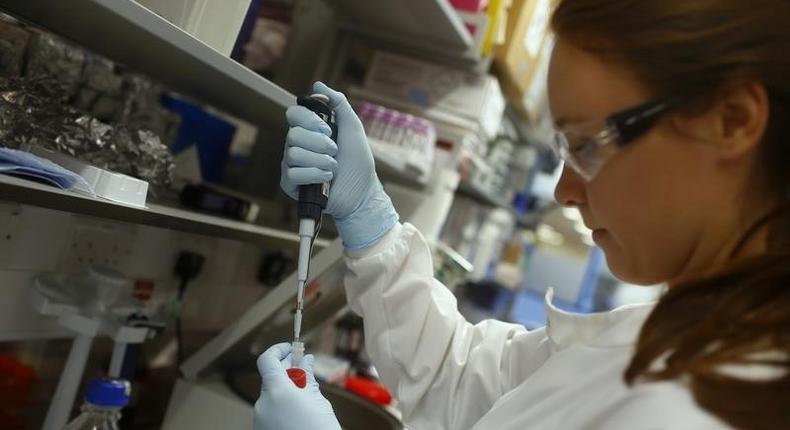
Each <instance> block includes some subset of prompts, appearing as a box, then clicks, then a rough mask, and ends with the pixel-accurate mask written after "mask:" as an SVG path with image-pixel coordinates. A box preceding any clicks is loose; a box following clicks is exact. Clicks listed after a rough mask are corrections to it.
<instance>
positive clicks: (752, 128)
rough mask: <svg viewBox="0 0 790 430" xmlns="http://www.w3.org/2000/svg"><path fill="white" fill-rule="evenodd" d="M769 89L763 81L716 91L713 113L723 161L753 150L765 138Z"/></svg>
mask: <svg viewBox="0 0 790 430" xmlns="http://www.w3.org/2000/svg"><path fill="white" fill-rule="evenodd" d="M770 110H771V109H770V102H769V98H768V91H767V90H766V88H765V85H763V84H762V83H760V82H747V83H742V84H738V85H733V86H729V87H727V88H724V89H722V90H721V91H720V92H719V94H717V99H716V102H715V104H714V105H713V107H712V109H711V111H710V113H711V114H712V115H713V121H712V122H713V124H714V127H715V129H714V135H713V136H712V137H713V138H714V140H713V141H714V142H716V143H717V144H718V145H717V149H718V150H717V152H718V154H719V156H720V157H721V160H722V161H731V160H736V159H739V158H742V157H743V156H745V155H748V154H752V153H754V152H755V151H756V150H757V148H758V147H759V146H760V144H761V143H762V141H763V137H764V136H765V132H766V129H767V128H768V118H769V116H770Z"/></svg>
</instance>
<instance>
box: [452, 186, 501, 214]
mask: <svg viewBox="0 0 790 430" xmlns="http://www.w3.org/2000/svg"><path fill="white" fill-rule="evenodd" d="M458 193H459V194H461V195H463V196H466V197H469V198H471V199H473V200H476V201H478V202H480V203H482V204H484V205H488V206H493V207H497V208H509V207H510V205H509V204H508V202H507V200H505V199H504V198H503V197H502V196H500V195H494V194H492V193H491V192H490V191H485V190H482V189H480V188H479V187H477V186H475V185H473V184H472V183H470V182H468V181H461V183H460V184H459V185H458Z"/></svg>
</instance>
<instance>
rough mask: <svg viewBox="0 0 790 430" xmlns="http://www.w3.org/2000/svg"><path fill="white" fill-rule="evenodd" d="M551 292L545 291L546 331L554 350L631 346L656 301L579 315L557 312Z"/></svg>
mask: <svg viewBox="0 0 790 430" xmlns="http://www.w3.org/2000/svg"><path fill="white" fill-rule="evenodd" d="M553 298H554V289H552V288H549V290H548V291H546V296H545V301H546V316H547V321H546V332H547V334H548V337H549V340H550V341H551V343H552V345H553V347H554V349H555V350H556V351H560V350H563V349H565V348H568V347H570V346H590V347H600V348H614V347H626V346H628V347H630V346H632V345H634V344H635V343H636V339H637V337H638V336H639V331H640V329H641V328H642V324H643V323H644V322H645V319H647V316H648V315H649V314H650V312H651V311H652V310H653V307H654V306H655V302H652V303H645V304H638V305H627V306H623V307H620V308H617V309H615V310H612V311H609V312H599V313H591V314H579V313H572V312H566V311H563V310H561V309H558V308H557V307H556V306H554V304H553V303H552V300H553Z"/></svg>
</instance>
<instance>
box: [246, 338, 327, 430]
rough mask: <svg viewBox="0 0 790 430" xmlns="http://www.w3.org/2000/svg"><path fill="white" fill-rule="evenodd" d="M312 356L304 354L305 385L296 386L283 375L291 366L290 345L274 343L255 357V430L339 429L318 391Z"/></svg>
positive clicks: (325, 400) (325, 401) (324, 399)
mask: <svg viewBox="0 0 790 430" xmlns="http://www.w3.org/2000/svg"><path fill="white" fill-rule="evenodd" d="M314 360H315V358H314V357H313V355H311V354H308V355H305V356H304V358H303V359H302V366H301V367H302V369H304V370H305V372H306V373H307V385H306V386H305V387H304V388H299V387H297V386H296V385H295V384H294V383H293V382H292V381H291V380H290V379H289V378H288V374H287V373H285V369H287V368H289V367H291V344H290V343H278V344H276V345H273V346H271V347H270V348H269V349H267V350H266V352H264V353H263V354H261V356H260V357H258V372H260V374H261V396H260V397H259V398H258V401H257V402H255V427H254V428H255V430H307V429H310V430H340V423H338V421H337V418H336V417H335V412H334V410H332V405H331V404H330V403H329V401H328V400H327V399H326V398H325V397H324V396H323V395H322V394H321V391H319V390H318V382H316V380H315V376H314V375H313V361H314Z"/></svg>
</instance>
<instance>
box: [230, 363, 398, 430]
mask: <svg viewBox="0 0 790 430" xmlns="http://www.w3.org/2000/svg"><path fill="white" fill-rule="evenodd" d="M260 380H261V379H260V376H258V373H257V371H255V370H244V371H241V370H234V371H232V372H227V373H226V379H225V382H226V383H227V385H228V387H229V388H230V389H231V390H232V391H233V392H235V393H236V395H238V396H239V397H241V398H242V399H244V400H245V401H247V402H248V403H249V404H254V403H255V401H256V400H257V399H258V395H259V394H260V392H261V391H260V390H261V386H260ZM321 393H322V394H323V395H324V397H326V398H327V400H329V403H331V404H332V407H333V408H334V410H335V415H336V416H337V420H338V421H339V422H340V426H341V427H342V428H343V429H345V430H403V424H401V423H400V421H399V420H398V419H397V418H395V417H394V416H393V415H392V414H391V413H389V412H387V411H386V410H384V409H383V408H381V407H380V406H378V405H376V404H375V403H373V402H370V401H368V400H365V399H363V398H362V397H359V396H357V395H356V394H353V393H350V392H348V391H346V390H345V389H343V388H342V387H338V386H336V385H332V384H321Z"/></svg>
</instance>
